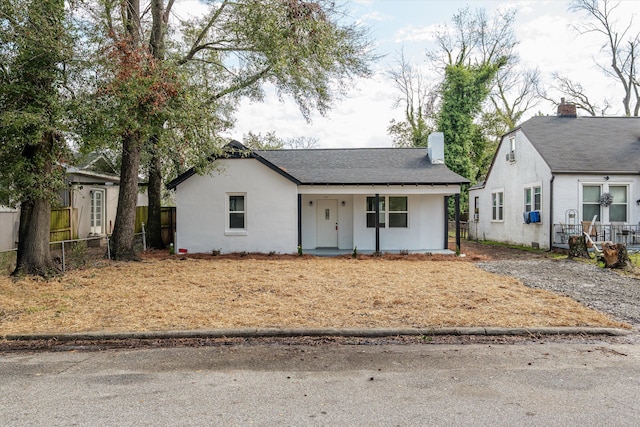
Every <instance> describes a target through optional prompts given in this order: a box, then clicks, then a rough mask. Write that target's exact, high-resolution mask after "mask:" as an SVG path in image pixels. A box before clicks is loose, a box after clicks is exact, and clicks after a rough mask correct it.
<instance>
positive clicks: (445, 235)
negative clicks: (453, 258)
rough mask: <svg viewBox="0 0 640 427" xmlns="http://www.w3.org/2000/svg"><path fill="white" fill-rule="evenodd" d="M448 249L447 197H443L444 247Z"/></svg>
mask: <svg viewBox="0 0 640 427" xmlns="http://www.w3.org/2000/svg"><path fill="white" fill-rule="evenodd" d="M443 249H449V196H444V246H443Z"/></svg>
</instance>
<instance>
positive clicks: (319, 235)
mask: <svg viewBox="0 0 640 427" xmlns="http://www.w3.org/2000/svg"><path fill="white" fill-rule="evenodd" d="M316 247H319V248H337V247H338V201H337V200H317V201H316Z"/></svg>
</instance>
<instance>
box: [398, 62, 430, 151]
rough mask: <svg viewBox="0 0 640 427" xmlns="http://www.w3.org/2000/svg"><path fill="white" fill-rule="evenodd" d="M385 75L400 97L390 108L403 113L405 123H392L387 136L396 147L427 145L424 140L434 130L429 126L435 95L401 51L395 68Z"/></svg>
mask: <svg viewBox="0 0 640 427" xmlns="http://www.w3.org/2000/svg"><path fill="white" fill-rule="evenodd" d="M388 74H389V76H390V77H391V78H392V79H393V82H394V83H395V86H396V88H397V89H398V92H399V93H400V94H399V95H398V96H397V97H396V99H395V100H394V103H393V107H394V108H399V107H402V108H403V109H404V120H403V121H396V120H392V121H391V123H390V125H389V127H388V128H387V132H388V133H389V134H390V135H391V137H392V138H393V143H394V145H395V146H396V147H413V146H424V145H426V144H427V137H428V136H429V133H430V132H431V131H432V130H433V126H432V125H429V124H428V122H429V119H432V118H433V110H434V103H435V99H436V97H437V91H436V90H435V89H434V87H433V86H430V85H428V84H427V79H426V78H425V76H424V75H423V73H422V72H421V71H420V70H418V69H415V68H413V67H412V66H411V64H409V62H408V60H407V59H406V58H405V56H404V51H402V50H401V51H400V52H399V54H398V57H397V59H396V67H394V68H393V69H391V70H390V71H389V73H388Z"/></svg>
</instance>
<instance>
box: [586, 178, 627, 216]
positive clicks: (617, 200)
mask: <svg viewBox="0 0 640 427" xmlns="http://www.w3.org/2000/svg"><path fill="white" fill-rule="evenodd" d="M609 193H611V195H612V196H613V202H612V203H611V205H610V206H609V221H619V222H627V186H626V185H610V186H609ZM592 218H593V217H592Z"/></svg>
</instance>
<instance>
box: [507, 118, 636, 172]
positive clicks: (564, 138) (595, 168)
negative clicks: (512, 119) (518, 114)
mask: <svg viewBox="0 0 640 427" xmlns="http://www.w3.org/2000/svg"><path fill="white" fill-rule="evenodd" d="M520 128H521V129H522V132H523V133H524V134H525V135H526V136H527V138H528V139H529V141H531V144H533V146H534V147H535V148H536V150H538V152H539V153H540V155H541V156H542V157H543V158H544V160H545V161H546V162H547V164H548V165H549V167H550V168H551V171H552V172H554V173H560V172H598V173H600V172H602V173H640V118H638V117H577V118H570V117H554V116H546V117H542V116H538V117H532V118H531V119H529V120H527V121H526V122H524V123H523V124H522V125H521V126H520Z"/></svg>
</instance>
